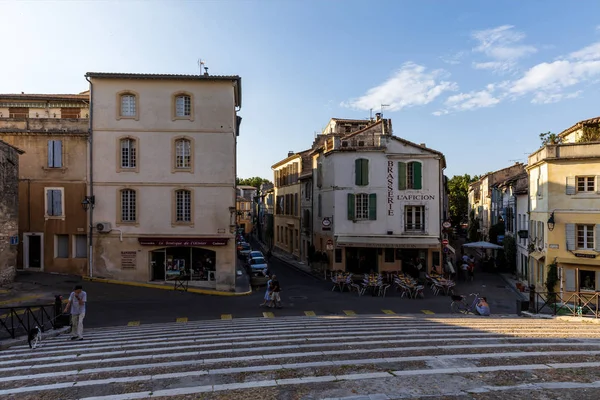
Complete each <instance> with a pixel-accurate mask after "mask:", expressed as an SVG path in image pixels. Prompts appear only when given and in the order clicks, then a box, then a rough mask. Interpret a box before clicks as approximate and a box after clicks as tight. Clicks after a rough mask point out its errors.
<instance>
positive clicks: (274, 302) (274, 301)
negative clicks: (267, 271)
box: [271, 276, 281, 308]
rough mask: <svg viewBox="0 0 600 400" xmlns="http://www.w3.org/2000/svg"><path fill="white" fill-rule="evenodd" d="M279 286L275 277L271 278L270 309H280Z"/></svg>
mask: <svg viewBox="0 0 600 400" xmlns="http://www.w3.org/2000/svg"><path fill="white" fill-rule="evenodd" d="M280 292H281V286H279V280H277V277H275V276H274V277H273V280H272V282H271V307H277V308H281V295H280Z"/></svg>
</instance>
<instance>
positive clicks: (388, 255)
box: [384, 249, 395, 263]
mask: <svg viewBox="0 0 600 400" xmlns="http://www.w3.org/2000/svg"><path fill="white" fill-rule="evenodd" d="M394 253H395V251H394V249H385V254H384V257H385V262H386V263H393V262H394V261H395V259H394Z"/></svg>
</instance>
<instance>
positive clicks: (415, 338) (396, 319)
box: [0, 313, 600, 400]
mask: <svg viewBox="0 0 600 400" xmlns="http://www.w3.org/2000/svg"><path fill="white" fill-rule="evenodd" d="M68 338H69V336H68V335H66V336H65V335H63V336H60V337H56V338H52V339H47V340H45V341H43V342H42V346H41V347H40V348H38V349H35V350H30V349H29V348H28V346H27V345H24V346H15V347H12V348H10V349H8V350H5V351H2V352H0V398H4V396H7V397H8V398H11V397H12V398H18V399H42V398H43V399H46V398H47V399H64V400H67V399H84V400H101V399H114V400H128V399H142V398H161V399H164V398H200V397H201V398H203V399H204V398H206V399H217V398H227V399H232V400H235V399H248V398H261V399H264V398H273V399H279V398H299V399H300V398H311V399H325V398H330V399H332V398H336V399H340V398H345V397H351V396H369V395H371V396H374V395H377V396H379V398H415V399H417V398H423V397H430V396H446V395H452V396H455V395H457V394H461V393H462V394H469V393H483V392H486V391H488V392H489V391H505V392H510V391H511V390H512V391H515V392H516V391H522V389H523V386H522V385H529V386H527V387H528V389H527V390H528V391H531V392H536V391H539V392H540V393H541V392H543V391H544V390H552V391H554V392H555V391H557V390H571V389H572V390H580V389H581V390H583V389H586V390H587V389H590V388H595V387H596V386H594V385H597V388H600V382H596V381H598V380H599V379H598V378H597V374H596V373H595V371H596V370H597V368H598V367H600V325H597V324H590V323H573V322H566V321H559V320H538V319H526V318H518V317H514V316H495V317H474V316H466V317H453V316H449V315H397V314H386V313H383V314H378V315H356V314H355V315H333V316H318V315H315V316H312V317H311V318H307V317H306V316H298V317H279V318H264V317H257V318H231V319H217V320H212V321H187V322H173V323H169V324H138V325H128V326H120V327H106V328H97V329H90V330H87V331H86V332H85V340H84V341H75V342H71V341H70V340H68ZM572 374H576V376H577V379H576V380H575V381H576V382H577V383H578V386H577V388H574V387H571V388H569V387H567V386H569V385H568V384H569V383H570V382H571V381H573V380H574V379H571V378H572V377H571V375H572ZM594 377H596V378H594ZM533 381H535V382H537V381H544V384H549V383H554V385H550V386H549V385H546V386H544V385H532V384H531V383H532V382H533ZM507 382H510V384H507ZM399 393H400V394H401V395H402V397H393V396H399ZM292 394H294V396H292ZM509 395H510V394H506V396H509ZM186 396H187V397H186ZM211 396H215V397H211ZM223 396H224V397H223ZM384 396H387V397H384ZM530 397H531V398H535V397H534V396H533V395H532V396H530ZM375 398H377V397H375Z"/></svg>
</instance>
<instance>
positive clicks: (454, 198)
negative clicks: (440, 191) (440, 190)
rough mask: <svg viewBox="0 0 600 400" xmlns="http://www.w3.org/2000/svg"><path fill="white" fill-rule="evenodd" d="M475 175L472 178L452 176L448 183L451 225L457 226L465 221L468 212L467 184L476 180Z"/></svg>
mask: <svg viewBox="0 0 600 400" xmlns="http://www.w3.org/2000/svg"><path fill="white" fill-rule="evenodd" d="M478 179H479V177H478V176H477V175H475V176H474V177H473V178H471V176H470V175H469V174H464V175H454V176H453V177H452V178H451V179H450V180H449V181H448V191H449V192H450V193H449V194H448V203H449V208H450V210H449V211H450V218H451V220H452V225H454V226H457V225H458V224H460V223H461V222H462V221H465V220H466V219H467V213H468V212H469V184H470V183H472V182H474V181H476V180H478Z"/></svg>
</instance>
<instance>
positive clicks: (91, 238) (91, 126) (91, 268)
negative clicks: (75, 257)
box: [84, 75, 95, 278]
mask: <svg viewBox="0 0 600 400" xmlns="http://www.w3.org/2000/svg"><path fill="white" fill-rule="evenodd" d="M84 76H85V80H86V81H88V82H89V84H90V124H89V128H88V135H89V136H88V142H89V144H90V145H89V160H90V165H89V169H90V175H89V180H88V182H89V188H88V193H89V196H90V197H91V198H92V199H94V135H93V132H94V101H93V99H94V97H93V96H94V84H93V83H92V81H90V79H89V78H88V76H87V75H84ZM94 202H95V201H93V200H92V204H91V205H90V211H89V212H90V216H89V220H88V223H89V233H88V235H89V239H88V242H89V244H88V246H89V249H88V275H89V277H90V278H92V277H93V276H94V263H93V259H94V245H93V244H94V243H93V241H94V228H93V227H94V224H93V221H94Z"/></svg>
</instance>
